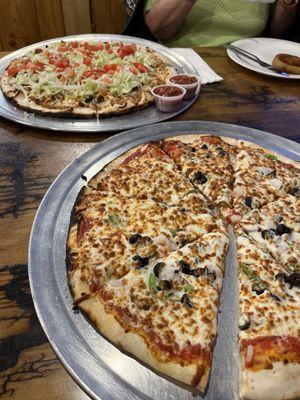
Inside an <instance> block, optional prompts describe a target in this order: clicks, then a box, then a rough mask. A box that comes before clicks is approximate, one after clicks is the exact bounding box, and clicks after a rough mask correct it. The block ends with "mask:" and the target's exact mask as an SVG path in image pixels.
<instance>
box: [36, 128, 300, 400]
mask: <svg viewBox="0 0 300 400" xmlns="http://www.w3.org/2000/svg"><path fill="white" fill-rule="evenodd" d="M191 133H200V134H201V133H202V134H214V135H220V136H228V137H233V138H238V139H242V140H246V141H250V142H254V143H257V144H259V145H261V146H264V147H266V148H268V149H270V150H273V151H275V152H278V153H279V154H282V155H284V156H286V157H289V158H290V159H293V160H296V161H299V162H300V145H299V144H297V143H295V142H292V141H290V140H287V139H283V138H281V137H279V136H275V135H272V134H270V133H266V132H263V131H259V130H256V129H251V128H247V127H242V126H237V125H229V124H223V123H213V122H201V121H190V122H168V123H161V124H156V125H152V126H147V127H143V128H138V129H134V130H130V131H127V132H123V133H120V134H117V135H115V136H113V137H111V138H109V139H107V140H105V141H103V142H101V143H100V144H98V145H96V146H95V147H93V148H92V149H91V150H89V151H87V152H86V153H84V154H83V155H82V156H80V157H79V158H77V159H75V160H74V162H73V163H72V164H70V165H69V166H68V167H67V168H66V169H65V170H64V171H63V172H62V173H61V174H60V175H59V176H58V177H57V179H56V180H55V181H54V183H53V184H52V185H51V187H50V189H49V190H48V192H47V193H46V195H45V197H44V199H43V201H42V202H41V205H40V207H39V209H38V212H37V214H36V217H35V220H34V223H33V227H32V231H31V237H30V244H29V279H30V287H31V293H32V297H33V301H34V305H35V308H36V312H37V314H38V317H39V320H40V323H41V325H42V327H43V329H44V331H45V333H46V335H47V337H48V339H49V341H50V343H51V345H52V347H53V348H54V350H55V351H56V353H57V355H58V357H59V358H60V360H61V362H62V363H63V365H64V366H65V367H66V369H67V370H68V371H69V373H70V374H71V375H72V377H73V378H74V379H75V380H76V381H77V382H78V383H79V385H80V386H81V387H82V388H83V389H84V390H85V391H86V392H87V393H88V394H89V395H90V396H91V397H92V398H94V399H105V400H107V399H114V400H125V399H128V400H129V399H130V400H133V399H152V400H154V399H157V400H158V399H159V400H167V399H168V400H175V399H178V400H179V399H180V400H188V399H189V400H192V399H193V394H192V393H191V392H190V391H189V390H188V388H184V387H182V386H179V385H178V384H177V383H175V382H172V381H171V380H170V379H167V378H165V377H162V376H160V375H157V374H156V373H154V372H153V371H151V370H150V369H149V368H147V367H146V366H144V365H142V364H140V363H139V362H138V361H136V360H135V359H133V358H132V357H130V356H128V355H126V354H125V353H123V352H121V351H120V350H119V349H118V348H117V347H115V346H114V345H112V344H111V343H110V342H108V341H107V340H106V339H105V338H104V337H103V336H102V335H101V334H99V333H97V332H96V330H95V329H94V328H93V326H92V325H91V324H90V323H89V322H88V321H87V319H86V318H85V317H84V316H83V315H82V314H81V313H75V312H74V311H73V310H72V297H71V295H70V292H69V289H68V285H67V279H66V266H65V244H66V238H67V233H68V227H69V222H70V214H71V210H72V207H73V204H74V201H75V199H76V196H77V194H78V192H79V191H80V189H81V187H82V186H84V185H85V182H84V180H83V179H82V178H81V176H82V174H84V175H85V176H87V177H88V179H90V178H91V177H92V176H93V175H94V174H95V173H96V172H97V171H99V170H100V169H101V168H103V167H104V166H105V165H106V164H107V163H109V162H110V161H112V160H113V159H115V158H116V157H118V156H119V155H120V154H122V153H124V152H125V151H127V150H128V149H130V148H132V147H133V146H136V145H138V144H141V143H145V142H147V141H151V140H158V139H160V138H164V137H168V136H175V135H184V134H191ZM237 306H238V305H237V283H236V257H235V248H234V240H231V245H230V248H229V252H228V255H227V265H226V273H225V279H224V282H223V289H222V297H221V309H220V311H219V317H218V338H217V341H216V347H215V352H214V358H213V368H212V373H211V377H210V381H209V387H208V390H207V392H206V394H205V395H204V399H205V400H234V399H237V398H238V366H237V354H238V353H237V343H236V332H237Z"/></svg>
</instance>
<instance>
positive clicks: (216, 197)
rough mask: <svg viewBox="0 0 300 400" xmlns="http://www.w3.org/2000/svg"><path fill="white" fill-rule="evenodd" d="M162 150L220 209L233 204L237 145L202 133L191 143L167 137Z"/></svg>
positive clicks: (209, 200) (208, 199)
mask: <svg viewBox="0 0 300 400" xmlns="http://www.w3.org/2000/svg"><path fill="white" fill-rule="evenodd" d="M162 149H163V150H164V151H165V152H166V153H167V154H168V155H169V156H170V157H171V158H172V159H173V160H174V162H175V164H176V165H177V167H178V168H179V170H180V171H181V172H182V174H183V175H184V176H185V177H186V179H188V180H189V181H190V182H192V183H193V185H194V187H195V188H196V189H197V191H198V192H199V193H201V194H203V196H205V197H206V199H207V201H208V202H212V203H214V204H216V205H217V206H218V207H219V208H220V209H229V208H230V207H231V205H232V186H233V171H234V164H235V147H234V146H231V145H229V144H228V143H226V142H225V141H224V140H222V139H221V138H219V137H214V136H202V137H200V138H199V139H198V140H193V141H192V142H191V143H189V142H188V143H185V142H184V141H182V140H176V139H174V140H165V141H164V142H163V143H162Z"/></svg>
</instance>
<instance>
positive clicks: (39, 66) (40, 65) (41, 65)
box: [34, 61, 45, 71]
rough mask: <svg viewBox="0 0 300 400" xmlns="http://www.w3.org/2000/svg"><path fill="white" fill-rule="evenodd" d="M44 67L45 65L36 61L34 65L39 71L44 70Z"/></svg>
mask: <svg viewBox="0 0 300 400" xmlns="http://www.w3.org/2000/svg"><path fill="white" fill-rule="evenodd" d="M44 66H45V64H43V63H42V62H40V61H36V62H35V63H34V69H35V70H37V71H41V70H42V69H43V68H44Z"/></svg>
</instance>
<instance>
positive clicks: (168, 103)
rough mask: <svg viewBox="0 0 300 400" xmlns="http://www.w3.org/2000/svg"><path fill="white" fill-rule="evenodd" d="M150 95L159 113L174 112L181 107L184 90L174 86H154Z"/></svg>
mask: <svg viewBox="0 0 300 400" xmlns="http://www.w3.org/2000/svg"><path fill="white" fill-rule="evenodd" d="M151 93H152V94H153V96H154V98H155V103H156V107H157V108H158V110H159V111H162V112H174V111H177V110H179V109H180V108H181V107H182V102H183V99H184V96H185V94H186V90H185V89H184V88H182V87H179V86H175V85H160V86H155V87H154V88H153V89H152V90H151Z"/></svg>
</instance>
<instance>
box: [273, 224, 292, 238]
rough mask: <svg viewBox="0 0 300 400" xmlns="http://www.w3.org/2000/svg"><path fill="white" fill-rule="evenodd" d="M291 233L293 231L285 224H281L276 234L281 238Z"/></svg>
mask: <svg viewBox="0 0 300 400" xmlns="http://www.w3.org/2000/svg"><path fill="white" fill-rule="evenodd" d="M291 232H292V229H291V228H289V227H288V226H286V225H284V224H279V225H277V227H276V234H277V235H279V236H281V235H284V234H285V233H291Z"/></svg>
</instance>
